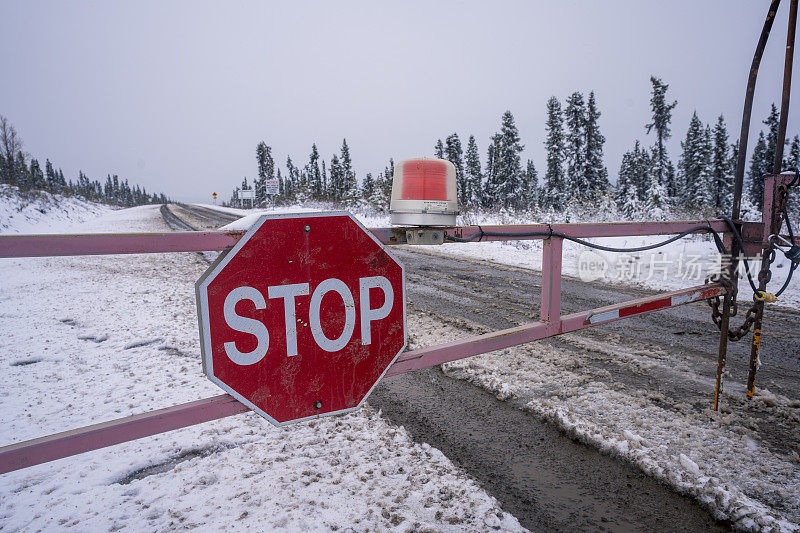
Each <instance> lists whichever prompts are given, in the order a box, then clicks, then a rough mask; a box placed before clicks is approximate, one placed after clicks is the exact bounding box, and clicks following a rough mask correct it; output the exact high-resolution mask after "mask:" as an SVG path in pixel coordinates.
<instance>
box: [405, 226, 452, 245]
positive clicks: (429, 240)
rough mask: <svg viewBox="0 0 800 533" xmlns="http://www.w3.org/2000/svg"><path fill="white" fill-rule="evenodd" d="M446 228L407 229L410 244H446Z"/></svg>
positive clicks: (407, 240)
mask: <svg viewBox="0 0 800 533" xmlns="http://www.w3.org/2000/svg"><path fill="white" fill-rule="evenodd" d="M444 233H445V230H444V228H418V229H417V228H415V229H409V230H406V242H407V243H408V244H444Z"/></svg>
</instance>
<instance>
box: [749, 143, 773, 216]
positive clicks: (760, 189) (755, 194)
mask: <svg viewBox="0 0 800 533" xmlns="http://www.w3.org/2000/svg"><path fill="white" fill-rule="evenodd" d="M768 168H769V167H768V166H767V140H766V138H765V137H764V132H763V131H761V132H759V133H758V141H756V145H755V146H754V147H753V155H752V156H751V158H750V170H749V171H748V173H747V191H748V193H749V196H750V202H751V203H752V204H753V205H754V206H756V207H757V208H758V209H761V207H762V204H763V202H764V175H765V174H768V173H769V170H768Z"/></svg>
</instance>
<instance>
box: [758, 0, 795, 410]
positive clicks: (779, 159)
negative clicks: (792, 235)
mask: <svg viewBox="0 0 800 533" xmlns="http://www.w3.org/2000/svg"><path fill="white" fill-rule="evenodd" d="M796 27H797V0H791V2H790V3H789V27H788V30H787V34H786V57H785V59H784V64H783V94H782V95H781V114H780V120H779V122H778V138H777V140H776V143H775V159H774V160H773V164H772V173H773V174H780V172H781V170H782V168H781V167H782V165H783V143H784V142H785V141H786V122H787V119H788V118H789V96H790V94H791V91H792V61H793V58H794V34H795V29H796ZM780 183H781V180H780V179H779V178H778V179H776V178H772V179H771V180H767V181H766V183H764V208H763V211H764V216H763V222H764V234H765V237H764V254H763V257H762V258H761V270H760V271H759V274H758V290H759V291H761V292H762V293H763V292H764V291H765V290H766V289H767V282H768V281H769V267H770V260H769V257H768V254H770V253H773V252H772V251H771V248H767V247H768V246H769V243H768V242H767V241H768V240H769V236H770V235H771V234H773V233H780V231H781V226H782V225H783V220H782V218H781V208H782V205H781V204H782V202H783V200H784V199H783V198H781V197H780V195H779V194H778V190H777V187H778V185H779V184H780ZM755 308H756V320H755V322H754V323H753V341H752V343H751V345H750V371H749V373H748V375H747V397H748V398H752V397H753V394H755V389H756V372H758V355H759V352H760V350H761V328H762V326H763V321H764V302H763V301H757V302H755Z"/></svg>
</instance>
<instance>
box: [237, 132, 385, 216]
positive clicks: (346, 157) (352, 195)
mask: <svg viewBox="0 0 800 533" xmlns="http://www.w3.org/2000/svg"><path fill="white" fill-rule="evenodd" d="M256 167H257V177H256V178H255V179H254V180H253V181H252V183H249V182H248V180H247V178H244V180H243V181H242V183H241V185H239V186H236V187H235V188H234V190H233V194H232V195H231V200H230V203H231V204H232V205H241V201H240V199H239V191H241V190H249V189H254V190H255V205H264V204H265V202H266V201H267V188H266V182H267V181H273V180H277V181H278V194H277V196H276V197H275V198H273V199H272V200H273V201H275V202H276V203H282V204H292V203H305V202H308V201H319V202H334V203H337V204H341V205H344V206H346V207H355V206H358V205H363V204H365V203H367V204H372V205H374V206H375V207H376V208H377V209H382V210H385V209H388V205H389V197H390V195H391V190H392V176H393V174H394V161H393V160H391V159H390V160H389V163H388V165H387V166H386V168H385V169H384V170H383V172H380V173H378V177H377V178H375V177H373V175H372V173H367V175H366V176H365V177H364V179H363V181H362V184H361V185H359V183H358V180H357V179H356V173H355V171H354V170H353V160H352V158H351V156H350V147H349V146H348V144H347V139H344V140H343V141H342V147H341V150H340V151H339V153H338V154H333V156H332V157H331V159H330V162H329V163H328V162H327V161H326V160H325V159H322V158H321V157H320V154H319V150H318V149H317V145H316V144H312V145H311V153H310V154H309V156H308V162H307V163H306V164H305V165H303V166H298V165H297V164H295V162H294V161H292V158H291V156H289V157H287V158H286V167H285V171H282V169H281V168H280V167H277V166H276V165H275V159H274V158H273V156H272V147H270V146H267V144H266V143H265V142H263V141H262V142H259V143H258V145H257V146H256Z"/></svg>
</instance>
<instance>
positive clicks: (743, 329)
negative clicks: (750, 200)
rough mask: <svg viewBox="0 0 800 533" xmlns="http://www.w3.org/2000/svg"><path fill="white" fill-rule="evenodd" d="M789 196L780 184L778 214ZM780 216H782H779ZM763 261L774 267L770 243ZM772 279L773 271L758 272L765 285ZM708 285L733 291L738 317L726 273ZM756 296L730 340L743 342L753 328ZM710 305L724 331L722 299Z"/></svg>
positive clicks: (711, 300)
mask: <svg viewBox="0 0 800 533" xmlns="http://www.w3.org/2000/svg"><path fill="white" fill-rule="evenodd" d="M787 195H788V188H787V187H786V185H784V184H780V185H779V186H778V201H777V202H776V204H777V205H776V207H778V212H779V213H781V212H782V210H783V204H784V202H785V201H786V197H787ZM779 216H782V215H780V214H779ZM762 261H766V264H767V267H769V266H770V265H772V263H773V262H774V261H775V245H774V244H773V243H772V242H771V241H770V242H769V243H767V248H766V250H764V256H763V259H762ZM771 279H772V270H771V269H769V268H761V269H760V270H759V272H758V281H759V282H763V283H764V284H765V285H766V284H767V283H769V281H770V280H771ZM706 283H720V284H722V286H723V288H724V289H725V291H726V292H730V291H733V294H732V302H731V316H732V317H734V316H736V313H737V312H738V307H737V302H736V292H735V286H734V284H733V282H732V281H731V280H730V279H729V278H728V276H727V275H726V274H725V273H720V274H715V275H713V276H709V277H708V279H706ZM755 297H756V295H755V294H754V295H753V303H752V304H751V305H750V307H749V308H748V309H747V312H746V313H745V314H744V322H743V323H742V325H741V326H739V327H738V328H728V339H730V340H731V341H734V342H735V341H738V340H741V339H742V338H743V337H744V336H745V335H747V333H748V332H749V331H750V328H752V327H753V324H754V323H755V321H756V305H757V304H756V299H755ZM707 302H708V305H709V306H710V307H711V320H713V321H714V324H716V325H717V329H719V330H721V329H722V311H720V304H721V302H722V299H721V298H720V297H719V296H715V297H714V298H709V299H708V300H707Z"/></svg>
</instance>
